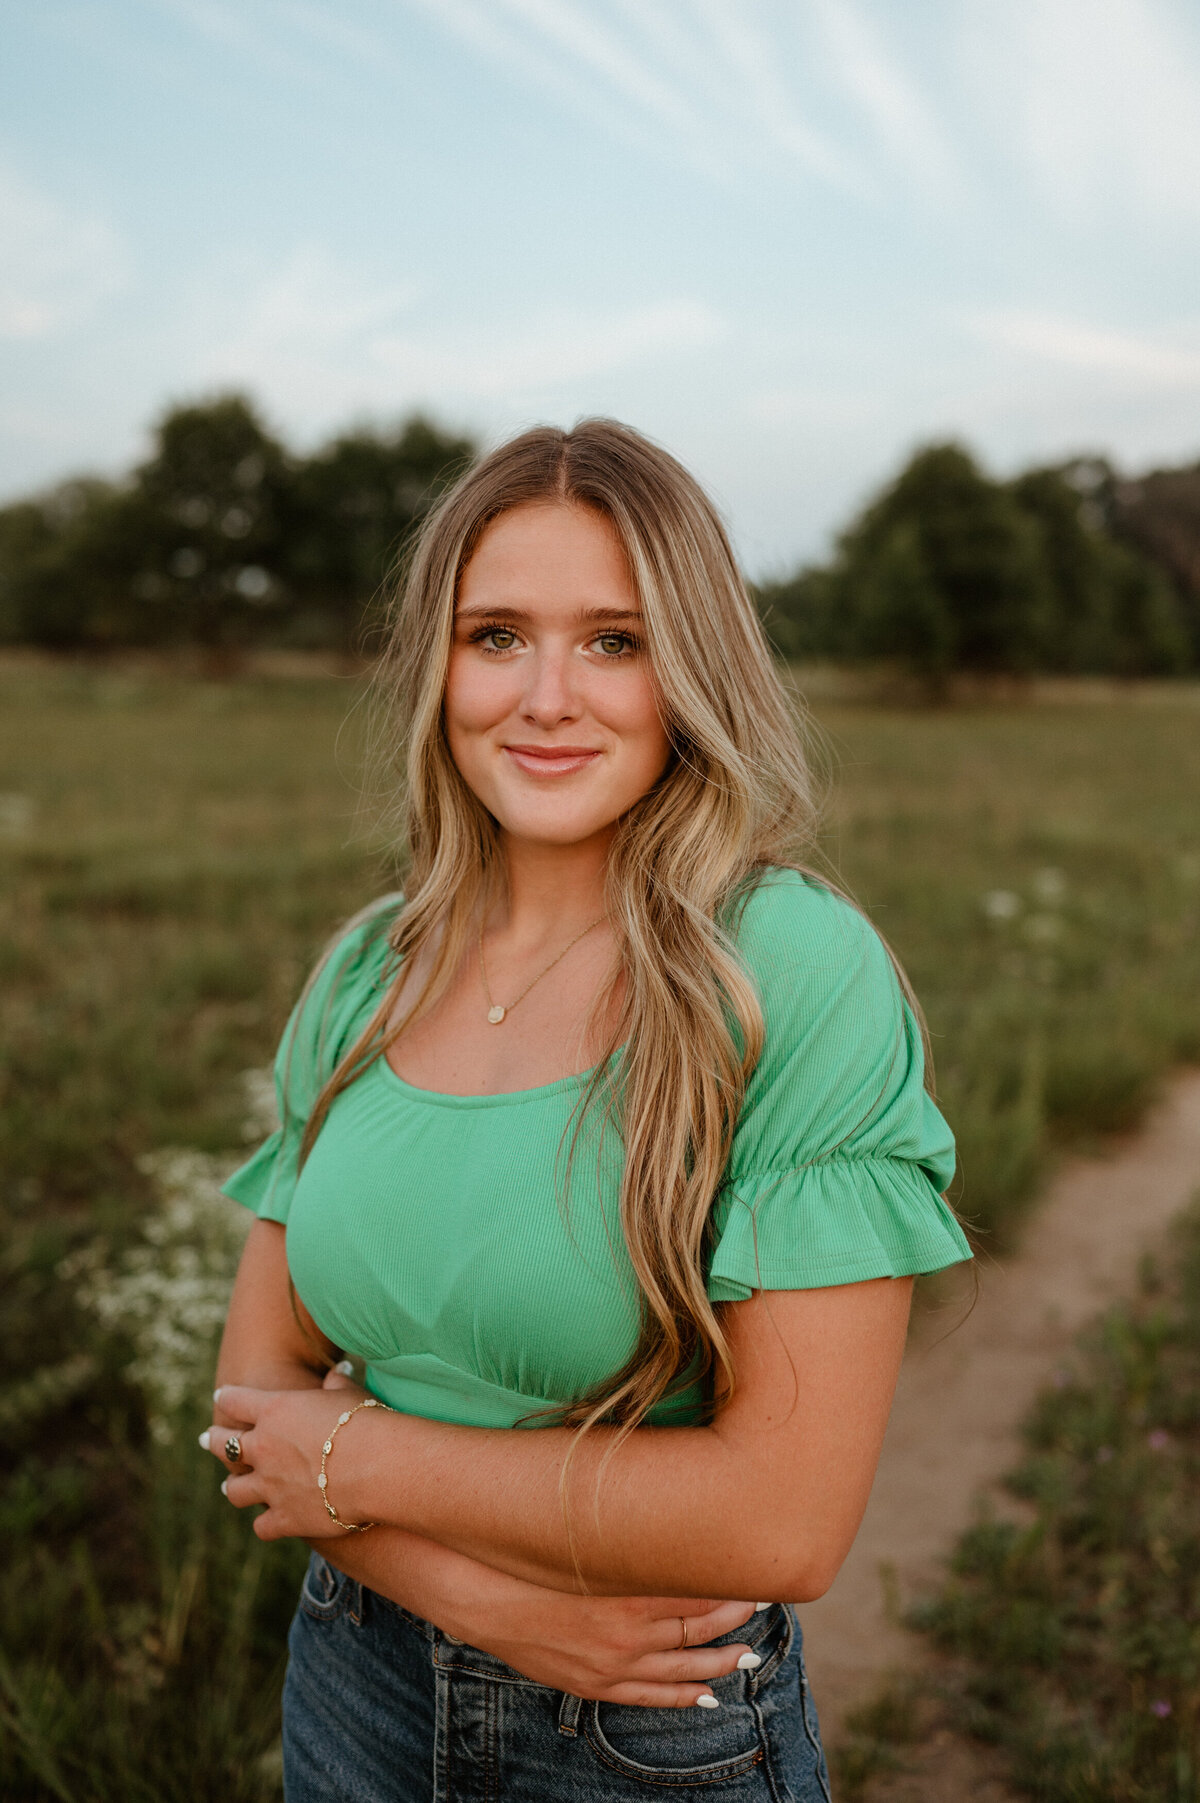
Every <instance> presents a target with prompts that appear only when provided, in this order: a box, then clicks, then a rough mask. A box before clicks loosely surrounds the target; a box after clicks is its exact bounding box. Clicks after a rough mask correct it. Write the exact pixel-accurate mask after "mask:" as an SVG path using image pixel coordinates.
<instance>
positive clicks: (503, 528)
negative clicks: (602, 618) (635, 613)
mask: <svg viewBox="0 0 1200 1803" xmlns="http://www.w3.org/2000/svg"><path fill="white" fill-rule="evenodd" d="M458 601H459V606H460V607H472V608H473V607H475V606H477V605H486V606H489V607H500V606H505V605H508V606H513V607H517V606H520V607H528V606H530V605H531V604H532V605H542V606H553V607H556V608H557V607H559V606H565V607H571V608H575V607H579V606H581V605H584V604H591V605H604V606H607V605H612V606H614V607H621V608H623V609H628V608H631V607H636V605H637V599H636V592H635V590H634V586H633V580H632V576H631V574H630V570H629V564H628V561H627V559H626V556H625V551H624V547H623V546H622V544H621V541H620V539H619V538H618V537H617V534H616V531H615V530H614V528H613V526H612V524H611V522H610V521H609V520H608V519H607V517H606V516H605V515H604V514H602V513H599V512H597V511H596V510H595V509H593V508H591V507H581V506H579V505H578V504H577V503H575V502H570V501H536V502H527V503H525V504H524V505H522V506H520V507H513V508H510V509H509V511H508V512H507V513H502V514H501V515H500V516H499V517H498V518H497V519H494V520H493V521H492V522H491V524H490V525H489V526H488V527H487V528H486V530H485V531H484V533H483V535H482V537H481V538H480V540H479V543H478V545H477V546H476V547H475V551H474V554H473V556H472V557H471V560H470V562H469V563H468V564H467V565H466V567H465V569H464V570H463V573H462V576H461V577H460V579H459V585H458Z"/></svg>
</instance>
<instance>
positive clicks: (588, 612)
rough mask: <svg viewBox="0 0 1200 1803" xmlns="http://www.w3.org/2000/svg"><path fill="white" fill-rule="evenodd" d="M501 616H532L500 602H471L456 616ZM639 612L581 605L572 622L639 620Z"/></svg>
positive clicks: (523, 609) (474, 617)
mask: <svg viewBox="0 0 1200 1803" xmlns="http://www.w3.org/2000/svg"><path fill="white" fill-rule="evenodd" d="M501 617H503V618H504V619H506V620H519V621H526V620H529V619H531V618H532V616H531V614H530V613H529V611H528V610H527V609H526V608H523V607H511V606H509V605H508V604H507V603H504V602H502V603H501V604H500V606H498V607H487V606H485V605H484V604H483V603H482V602H472V603H470V604H468V605H467V606H466V607H460V608H459V609H458V611H457V615H456V618H458V619H460V620H480V619H482V620H495V619H499V618H501ZM641 617H642V616H641V614H640V612H638V611H636V610H632V609H630V608H621V607H581V608H580V609H579V611H578V612H577V613H576V614H575V615H574V616H573V619H574V623H575V624H576V625H580V626H586V625H589V624H592V623H594V622H596V621H598V620H640V619H641Z"/></svg>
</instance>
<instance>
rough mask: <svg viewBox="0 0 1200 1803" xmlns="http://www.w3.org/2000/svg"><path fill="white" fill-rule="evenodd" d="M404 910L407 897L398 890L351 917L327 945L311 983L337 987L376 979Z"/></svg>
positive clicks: (380, 897)
mask: <svg viewBox="0 0 1200 1803" xmlns="http://www.w3.org/2000/svg"><path fill="white" fill-rule="evenodd" d="M403 907H404V897H403V895H402V894H401V893H400V892H399V890H395V891H393V892H391V893H390V894H388V895H381V896H378V897H377V898H376V900H374V901H371V902H368V903H367V905H366V907H364V908H360V909H359V910H358V913H357V914H353V915H351V917H350V919H349V920H347V921H344V922H343V923H342V925H341V926H340V927H338V929H337V931H336V932H335V933H333V934H332V935H331V936H330V938H329V939H328V940H327V941H326V944H325V949H324V950H323V952H322V953H321V956H320V958H319V959H318V960H317V963H316V966H315V968H314V971H313V974H312V977H311V978H310V982H311V983H312V984H313V985H314V986H315V984H316V983H318V982H321V981H324V982H325V983H327V984H330V985H333V986H335V987H337V986H340V984H342V983H344V982H346V981H352V980H354V979H355V978H358V979H360V980H365V979H367V978H368V977H369V978H374V976H375V975H376V974H377V973H378V970H379V968H380V967H382V966H383V965H385V964H386V963H387V960H388V955H389V952H390V949H391V944H390V939H391V930H392V927H393V926H394V925H395V923H396V919H397V916H398V915H399V914H400V911H401V909H402V908H403Z"/></svg>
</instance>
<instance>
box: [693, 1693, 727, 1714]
mask: <svg viewBox="0 0 1200 1803" xmlns="http://www.w3.org/2000/svg"><path fill="white" fill-rule="evenodd" d="M696 1702H697V1704H698V1705H699V1707H700V1708H701V1709H719V1708H720V1707H721V1705H720V1703H719V1702H718V1701H717V1699H716V1697H714V1696H713V1694H712V1692H711V1690H706V1691H705V1693H704V1695H703V1696H702V1697H697V1698H696Z"/></svg>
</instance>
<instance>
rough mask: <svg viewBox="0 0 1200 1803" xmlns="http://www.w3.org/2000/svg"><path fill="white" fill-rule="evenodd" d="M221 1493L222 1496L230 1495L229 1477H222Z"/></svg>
mask: <svg viewBox="0 0 1200 1803" xmlns="http://www.w3.org/2000/svg"><path fill="white" fill-rule="evenodd" d="M221 1495H222V1496H228V1495H229V1479H228V1478H227V1477H223V1478H222V1479H221Z"/></svg>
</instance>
